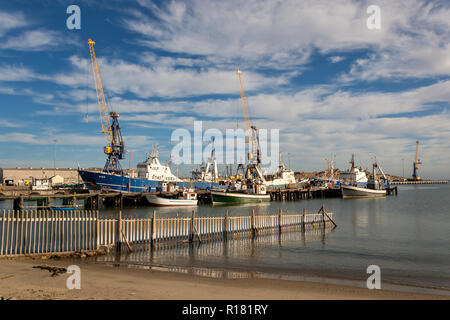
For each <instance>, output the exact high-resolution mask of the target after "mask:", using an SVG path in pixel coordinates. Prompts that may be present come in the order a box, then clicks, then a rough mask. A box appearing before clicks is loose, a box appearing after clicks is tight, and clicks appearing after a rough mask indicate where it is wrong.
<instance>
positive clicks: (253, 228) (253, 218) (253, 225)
mask: <svg viewBox="0 0 450 320" xmlns="http://www.w3.org/2000/svg"><path fill="white" fill-rule="evenodd" d="M255 235H256V227H255V209H252V237H255Z"/></svg>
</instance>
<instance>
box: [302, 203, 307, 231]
mask: <svg viewBox="0 0 450 320" xmlns="http://www.w3.org/2000/svg"><path fill="white" fill-rule="evenodd" d="M305 219H306V208H303V217H302V229H303V231H304V230H305Z"/></svg>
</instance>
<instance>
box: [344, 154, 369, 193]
mask: <svg viewBox="0 0 450 320" xmlns="http://www.w3.org/2000/svg"><path fill="white" fill-rule="evenodd" d="M350 164H351V168H350V170H348V171H342V172H341V173H340V174H339V179H340V181H341V183H343V184H356V185H358V186H360V187H365V186H366V184H367V182H368V179H367V175H366V172H365V171H364V170H362V168H359V169H358V168H357V167H355V155H354V154H352V158H351V160H350Z"/></svg>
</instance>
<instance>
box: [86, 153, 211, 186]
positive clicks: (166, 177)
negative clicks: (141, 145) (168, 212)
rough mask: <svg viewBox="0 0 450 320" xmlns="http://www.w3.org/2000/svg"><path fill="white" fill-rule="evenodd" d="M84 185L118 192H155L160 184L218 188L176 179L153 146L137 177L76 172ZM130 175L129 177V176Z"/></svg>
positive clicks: (206, 183) (138, 168)
mask: <svg viewBox="0 0 450 320" xmlns="http://www.w3.org/2000/svg"><path fill="white" fill-rule="evenodd" d="M78 173H79V175H80V177H81V178H82V179H83V182H84V183H85V185H86V186H87V187H88V188H89V189H91V190H100V191H119V192H151V191H156V190H157V188H158V187H159V186H160V185H161V182H165V183H172V184H176V185H177V186H178V187H179V188H181V189H182V188H189V187H191V185H192V187H193V188H195V189H210V188H216V187H218V185H219V184H218V183H215V182H202V181H196V182H193V183H191V182H184V181H183V180H181V179H179V178H178V177H176V176H175V175H174V174H173V173H172V171H171V169H170V167H169V166H166V165H163V164H161V163H160V162H159V160H158V150H157V147H156V146H155V147H154V149H153V152H152V153H147V157H146V159H145V161H143V162H141V163H139V164H138V165H137V177H135V176H132V174H131V173H129V174H125V172H105V170H104V171H93V170H80V169H79V170H78ZM130 175H131V176H130Z"/></svg>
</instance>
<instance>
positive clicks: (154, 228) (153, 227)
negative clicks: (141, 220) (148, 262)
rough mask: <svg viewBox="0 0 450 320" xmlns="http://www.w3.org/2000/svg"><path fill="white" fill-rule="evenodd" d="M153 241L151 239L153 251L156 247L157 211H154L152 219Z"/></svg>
mask: <svg viewBox="0 0 450 320" xmlns="http://www.w3.org/2000/svg"><path fill="white" fill-rule="evenodd" d="M151 232H152V239H151V245H152V249H153V248H154V247H155V245H156V243H155V242H156V210H153V217H152V230H151Z"/></svg>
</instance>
